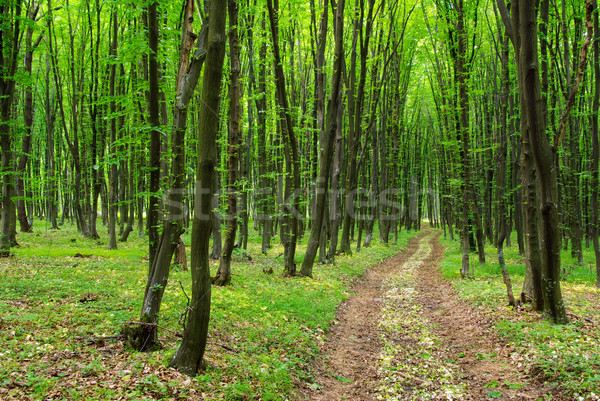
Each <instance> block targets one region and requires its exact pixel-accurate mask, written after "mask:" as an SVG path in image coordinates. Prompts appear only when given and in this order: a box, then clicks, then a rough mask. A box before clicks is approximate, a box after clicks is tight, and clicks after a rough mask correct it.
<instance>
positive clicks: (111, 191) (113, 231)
mask: <svg viewBox="0 0 600 401" xmlns="http://www.w3.org/2000/svg"><path fill="white" fill-rule="evenodd" d="M111 22H112V30H111V35H112V41H111V45H110V53H109V57H110V58H111V59H112V62H111V64H110V83H109V85H110V89H109V95H110V97H111V101H110V114H111V118H110V143H109V152H110V156H111V159H112V162H111V163H110V170H109V175H108V236H109V240H108V249H117V227H116V225H117V207H118V205H117V190H118V189H117V163H116V160H115V159H116V157H117V146H116V143H117V117H116V112H117V104H116V101H115V83H116V80H117V64H116V62H117V61H116V58H117V46H118V34H119V31H118V28H117V27H118V22H117V11H116V10H115V11H113V13H112V17H111Z"/></svg>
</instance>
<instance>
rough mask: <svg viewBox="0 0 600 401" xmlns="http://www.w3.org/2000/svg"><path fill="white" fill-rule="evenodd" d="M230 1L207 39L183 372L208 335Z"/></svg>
mask: <svg viewBox="0 0 600 401" xmlns="http://www.w3.org/2000/svg"><path fill="white" fill-rule="evenodd" d="M226 12H227V4H226V3H225V2H224V1H223V2H221V1H211V2H210V12H209V13H208V15H209V28H208V41H207V44H206V49H207V53H206V69H205V72H204V78H203V79H204V81H203V88H202V103H201V105H200V109H201V111H200V120H199V121H198V126H199V130H198V165H197V170H196V171H197V185H196V196H195V197H194V212H195V213H194V222H193V226H192V244H191V246H192V249H191V271H192V299H191V305H190V309H189V313H188V318H187V325H186V327H185V331H184V334H183V341H182V343H181V346H180V347H179V349H178V350H177V352H176V353H175V355H174V356H173V359H171V361H170V363H169V365H170V366H171V367H174V368H176V369H177V370H179V371H180V372H182V373H185V374H187V375H190V376H195V375H196V374H197V372H198V369H199V368H200V366H201V364H202V358H203V356H204V351H205V349H206V341H207V337H208V321H209V317H210V287H211V283H210V281H211V279H210V269H209V262H208V256H209V239H210V229H211V219H210V215H211V205H212V199H211V188H212V183H213V174H214V169H215V165H216V162H217V160H216V156H217V146H216V136H217V132H218V130H219V119H218V118H215V114H214V113H215V111H218V110H219V102H220V94H221V80H222V76H223V59H224V57H225V19H226V18H225V16H226Z"/></svg>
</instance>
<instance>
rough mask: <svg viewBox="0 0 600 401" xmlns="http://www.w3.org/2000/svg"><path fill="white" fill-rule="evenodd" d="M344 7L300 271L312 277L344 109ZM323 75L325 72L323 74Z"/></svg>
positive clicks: (321, 63)
mask: <svg viewBox="0 0 600 401" xmlns="http://www.w3.org/2000/svg"><path fill="white" fill-rule="evenodd" d="M344 6H345V1H344V0H339V1H338V3H337V8H336V14H335V19H336V21H335V24H334V26H335V28H334V29H335V55H334V57H335V58H334V65H333V74H332V77H331V93H330V95H329V99H328V101H327V121H326V123H325V130H324V132H323V133H322V134H321V135H320V147H321V152H320V155H319V177H318V180H317V195H316V200H315V210H314V216H313V220H312V223H311V224H312V226H311V231H310V237H309V238H308V245H307V249H306V255H305V256H304V262H303V263H302V269H301V270H300V275H301V276H308V277H312V269H313V264H314V260H315V257H316V254H317V249H318V247H319V243H320V237H321V235H322V232H323V229H322V228H323V224H324V220H323V217H324V216H325V214H326V213H325V209H326V208H327V189H328V187H329V186H328V184H329V174H330V170H331V164H332V161H333V150H334V149H333V146H334V141H335V136H336V134H337V129H338V127H337V116H338V111H339V108H340V107H341V106H342V104H341V103H342V74H343V68H344V64H343V63H344V61H343V57H344V41H343V29H344ZM327 15H328V2H327V1H326V2H325V4H324V11H323V18H322V21H321V33H320V35H319V36H320V40H319V57H320V61H318V65H319V66H320V67H321V68H323V67H324V65H325V60H324V57H325V41H326V38H325V36H326V32H327ZM321 73H322V72H321ZM322 78H323V79H321V80H320V84H321V85H322V87H321V88H319V89H318V92H319V94H320V95H319V96H324V91H325V88H324V83H325V80H324V77H322Z"/></svg>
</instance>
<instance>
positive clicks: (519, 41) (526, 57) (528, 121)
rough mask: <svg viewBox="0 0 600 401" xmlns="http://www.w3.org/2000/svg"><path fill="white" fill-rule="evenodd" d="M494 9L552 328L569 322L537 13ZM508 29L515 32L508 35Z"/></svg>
mask: <svg viewBox="0 0 600 401" xmlns="http://www.w3.org/2000/svg"><path fill="white" fill-rule="evenodd" d="M498 6H499V8H500V10H501V13H502V18H503V21H504V23H505V26H506V28H507V29H506V30H507V33H508V34H509V36H510V37H511V40H512V42H513V46H514V47H515V53H516V54H517V72H518V76H519V93H520V95H521V105H522V106H521V107H522V118H523V119H524V128H525V129H524V130H523V135H524V141H527V142H530V145H531V146H530V150H531V157H532V159H533V162H534V164H535V169H536V171H537V175H536V178H537V180H536V187H537V188H536V189H537V192H538V193H539V202H540V203H538V204H537V205H538V207H539V217H540V218H541V232H540V234H541V235H540V241H539V243H538V244H536V245H537V246H539V248H540V250H541V254H542V274H541V278H542V283H541V284H542V296H543V300H544V316H545V317H546V318H547V319H548V320H550V321H552V322H554V323H559V324H563V323H567V322H568V318H567V314H566V311H565V305H564V302H563V299H562V293H561V289H560V229H559V225H558V220H559V216H558V190H557V189H558V188H557V172H556V167H555V157H556V155H555V150H553V147H552V146H551V143H550V141H549V139H548V137H547V134H546V116H545V114H544V105H543V102H542V99H541V96H542V95H541V83H540V75H539V61H538V50H537V49H538V26H537V10H536V8H535V6H534V5H533V4H530V3H529V2H528V1H526V0H519V1H518V2H516V3H515V4H513V5H512V21H511V20H510V17H509V15H508V11H507V9H506V5H505V4H504V1H502V0H498ZM512 27H515V29H518V31H514V32H513V31H512V29H513V28H512Z"/></svg>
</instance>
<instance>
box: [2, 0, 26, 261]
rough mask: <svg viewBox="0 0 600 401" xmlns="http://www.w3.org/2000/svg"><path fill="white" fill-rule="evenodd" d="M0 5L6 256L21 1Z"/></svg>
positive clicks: (6, 252) (4, 249)
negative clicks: (12, 125) (12, 123)
mask: <svg viewBox="0 0 600 401" xmlns="http://www.w3.org/2000/svg"><path fill="white" fill-rule="evenodd" d="M5 4H7V3H3V4H2V5H0V47H1V49H0V148H1V152H2V155H1V172H2V223H1V226H0V256H9V255H10V248H11V225H10V221H11V217H12V210H13V208H14V205H13V199H12V197H13V185H14V183H13V182H12V176H13V174H12V170H13V169H14V167H13V155H12V141H11V128H10V124H11V117H12V104H13V100H14V97H15V79H14V75H15V72H16V69H17V58H18V56H19V40H20V18H21V1H17V2H16V4H15V5H14V6H12V7H14V9H12V7H11V6H10V5H5ZM13 13H14V14H13Z"/></svg>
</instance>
